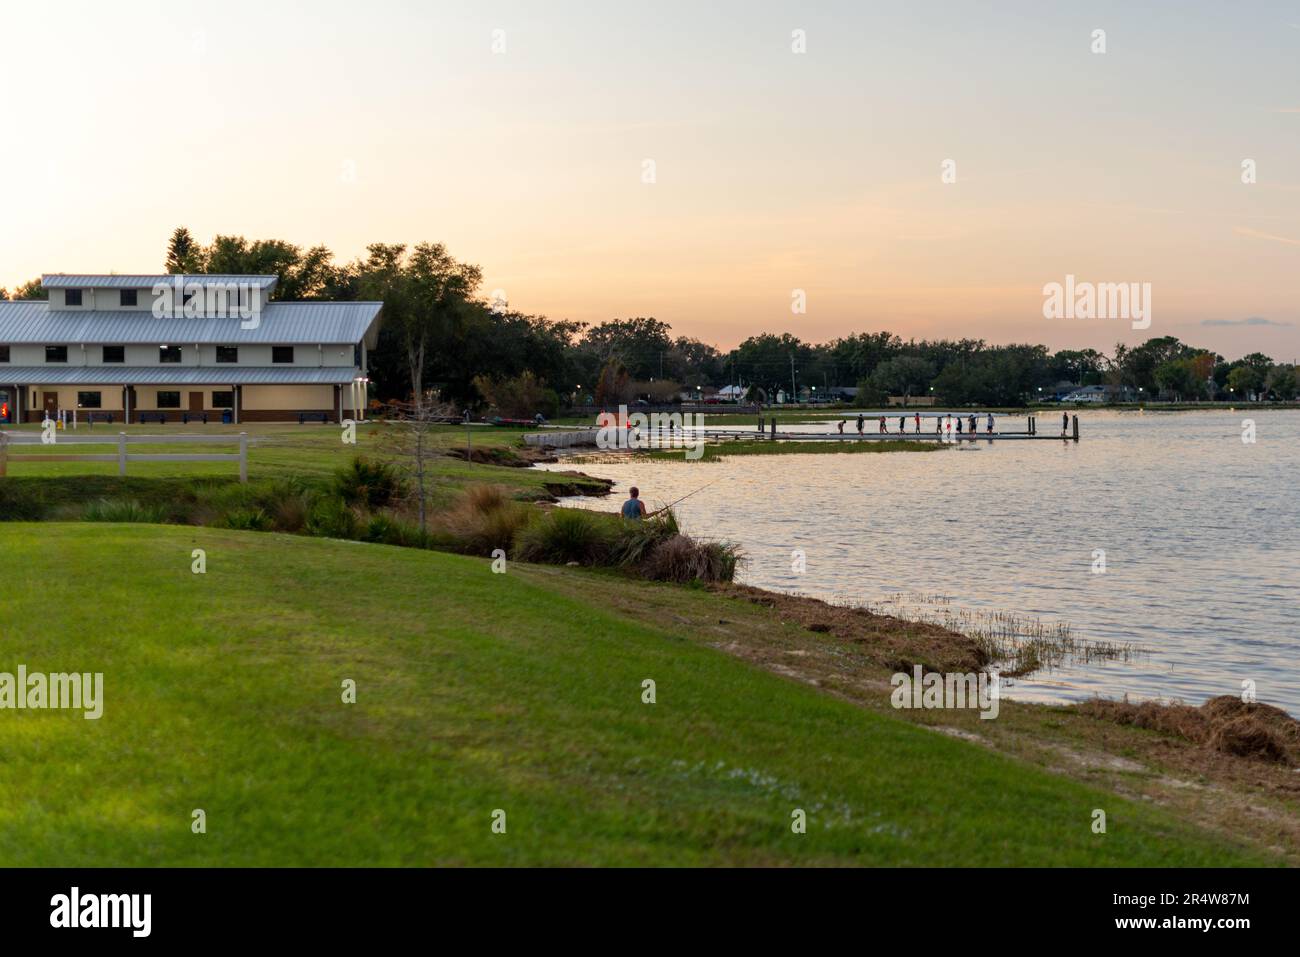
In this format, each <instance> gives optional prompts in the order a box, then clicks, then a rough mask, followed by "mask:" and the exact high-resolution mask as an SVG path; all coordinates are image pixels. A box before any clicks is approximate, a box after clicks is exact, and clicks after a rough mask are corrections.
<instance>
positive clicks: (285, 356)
mask: <svg viewBox="0 0 1300 957" xmlns="http://www.w3.org/2000/svg"><path fill="white" fill-rule="evenodd" d="M271 361H272V362H289V363H292V362H293V346H271Z"/></svg>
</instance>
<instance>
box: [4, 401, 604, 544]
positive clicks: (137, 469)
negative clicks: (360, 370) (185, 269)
mask: <svg viewBox="0 0 1300 957" xmlns="http://www.w3.org/2000/svg"><path fill="white" fill-rule="evenodd" d="M385 428H387V426H384V425H381V424H378V423H371V424H367V425H363V426H359V427H358V429H357V441H356V444H355V445H345V444H344V443H343V442H342V440H341V432H340V430H339V428H338V427H337V426H333V425H330V426H321V425H316V424H313V425H302V426H300V425H285V424H280V423H274V424H272V423H266V424H263V423H255V424H251V425H244V426H221V425H206V426H205V425H198V424H196V425H187V426H183V425H173V424H168V425H165V426H159V425H156V424H150V425H145V426H139V425H132V426H128V427H126V429H125V431H126V432H127V433H128V434H136V435H159V434H162V435H177V434H184V435H201V434H202V435H212V434H224V435H230V434H237V433H238V432H239V431H240V430H243V431H246V432H248V435H249V450H248V475H249V481H250V482H251V483H253V484H254V485H256V484H258V483H261V482H267V481H273V480H282V479H288V478H299V479H303V480H305V481H308V482H326V481H328V480H330V479H331V478H332V477H333V475H334V473H335V472H336V471H337V470H338V469H341V468H344V467H346V466H348V465H350V463H351V461H352V459H353V458H354V457H355V456H357V455H367V456H377V457H383V455H384V454H385V448H386V445H387V444H386V443H385V441H384V438H383V434H382V431H381V430H383V429H385ZM21 431H24V432H32V433H36V432H38V431H39V428H38V427H37V426H24V427H22V429H21ZM120 431H123V429H122V427H121V426H107V425H97V426H95V428H94V429H93V430H90V429H87V428H86V427H85V426H82V427H81V428H80V429H78V430H77V431H76V432H75V433H69V434H73V435H76V436H79V437H84V436H102V437H103V438H104V439H105V440H106V441H108V442H110V443H113V444H111V445H105V446H100V445H90V446H86V445H80V444H78V445H72V444H65V445H62V446H57V448H56V449H55V451H58V452H68V453H70V454H77V453H88V454H106V453H115V452H116V444H115V443H116V437H117V433H118V432H120ZM431 431H432V433H433V436H434V440H435V443H436V447H438V448H443V449H448V450H450V449H453V448H454V449H458V450H459V449H463V448H465V447H466V442H467V439H466V430H465V428H464V427H457V426H437V427H435V428H433V429H432V430H431ZM469 441H471V442H472V443H473V447H474V448H475V449H499V450H510V449H513V448H516V447H518V445H519V443H520V431H519V430H512V429H505V428H485V427H475V428H474V429H473V433H472V436H471V438H470V439H469ZM49 451H50V448H49V447H48V446H29V445H23V446H13V447H11V448H10V450H9V463H8V475H9V482H8V483H7V484H8V489H7V490H6V489H5V488H3V487H0V520H3V519H5V518H11V517H18V518H28V517H32V518H34V517H70V516H68V515H67V514H66V509H68V508H72V507H74V506H75V507H76V509H77V510H78V511H79V509H80V506H81V505H82V504H83V503H84V502H85V500H86V499H87V498H89V497H96V498H107V499H116V498H137V499H141V498H142V497H144V498H148V499H153V500H159V501H174V500H178V499H184V498H186V497H192V495H193V489H194V483H195V482H201V483H217V484H222V485H226V484H235V483H237V482H238V478H239V468H238V463H237V462H233V461H232V462H131V463H128V465H127V475H126V477H125V478H121V477H119V476H118V474H117V463H116V462H24V461H23V458H24V456H27V455H33V454H40V453H42V452H49ZM130 451H131V452H133V453H149V452H168V453H177V452H180V453H200V452H203V453H207V452H216V453H225V454H230V453H234V452H237V451H238V445H237V444H235V443H233V442H214V443H212V444H208V443H201V442H195V443H185V444H183V445H175V444H171V445H148V444H146V443H140V444H132V445H131V446H130ZM567 481H571V480H570V479H567V478H561V477H558V476H556V475H555V474H554V473H551V472H545V471H542V470H539V469H529V468H512V467H507V466H501V465H488V464H483V463H477V462H476V463H471V462H467V461H464V460H463V459H458V458H453V457H451V456H440V457H438V458H436V459H434V460H433V462H432V468H431V482H432V487H433V505H434V506H435V507H437V508H442V507H445V506H446V505H448V504H450V503H451V502H452V501H453V500H454V499H455V497H456V495H457V494H458V493H459V491H460V490H461V489H463V488H465V487H466V486H468V485H473V484H478V483H484V482H486V483H491V484H495V485H501V486H503V487H505V488H507V489H509V490H511V492H512V493H514V494H516V495H517V496H518V497H520V498H540V497H543V496H545V495H546V487H547V485H548V484H549V483H555V482H567ZM3 482H4V480H0V483H3ZM591 488H592V490H593V491H597V492H599V491H600V490H601V489H602V488H603V487H602V486H601V485H600V484H599V483H591ZM17 503H23V504H22V507H19V506H18V504H17ZM31 503H40V505H39V507H40V508H41V509H43V510H44V511H43V512H41V513H33V512H32V511H31V509H32V508H35V507H37V506H36V505H32V504H31ZM6 505H8V506H9V507H8V508H6V507H5V506H6ZM51 512H52V513H53V514H52V516H51Z"/></svg>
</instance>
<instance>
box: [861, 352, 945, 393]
mask: <svg viewBox="0 0 1300 957" xmlns="http://www.w3.org/2000/svg"><path fill="white" fill-rule="evenodd" d="M933 378H934V366H933V365H932V364H931V363H929V362H927V361H926V360H925V359H918V358H917V357H915V356H898V357H897V358H895V359H889V360H886V361H885V362H882V363H881V364H880V365H879V366H878V367H877V368H876V371H875V373H874V374H873V375H872V376H871V379H872V381H873V382H875V384H876V387H877V388H878V389H879V390H880V391H882V392H887V393H898V394H901V395H902V396H903V405H907V400H908V399H910V398H911V397H912V393H914V392H922V391H925V390H926V389H928V388H929V386H930V380H932V379H933Z"/></svg>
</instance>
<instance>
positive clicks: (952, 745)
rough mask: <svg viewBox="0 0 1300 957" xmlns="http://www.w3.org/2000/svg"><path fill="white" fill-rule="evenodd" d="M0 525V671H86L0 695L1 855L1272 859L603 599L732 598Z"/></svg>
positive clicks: (86, 529) (620, 582)
mask: <svg viewBox="0 0 1300 957" xmlns="http://www.w3.org/2000/svg"><path fill="white" fill-rule="evenodd" d="M0 546H2V547H3V554H4V555H5V556H6V568H7V574H6V579H5V586H4V587H5V589H6V594H5V598H4V602H3V604H0V634H2V635H3V639H4V640H3V643H0V672H16V670H17V667H18V665H20V664H23V665H26V666H27V668H28V669H29V671H43V672H49V671H64V670H68V671H70V670H76V671H102V672H103V673H104V697H105V703H104V715H103V717H102V718H101V719H100V720H98V721H87V720H84V719H83V718H82V716H81V714H80V713H79V712H75V713H74V712H66V711H62V712H58V711H14V710H4V711H0V754H2V755H3V759H2V760H0V864H5V865H39V866H83V865H149V864H175V865H292V864H304V865H366V864H408V865H428V864H482V865H492V864H506V865H520V864H618V865H626V864H777V863H779V864H888V865H909V864H934V865H979V864H1026V865H1076V864H1095V865H1103V864H1125V865H1162V866H1174V865H1211V864H1246V863H1268V862H1269V859H1262V858H1261V857H1259V856H1256V855H1255V854H1254V853H1253V852H1249V851H1247V850H1244V849H1243V848H1242V847H1241V846H1239V845H1236V844H1234V843H1231V842H1229V841H1228V840H1227V839H1225V838H1220V837H1215V836H1211V835H1210V834H1208V833H1207V832H1203V831H1199V830H1196V829H1194V828H1191V827H1189V826H1186V825H1183V824H1181V823H1179V822H1177V821H1176V820H1175V819H1174V818H1172V817H1171V816H1170V815H1169V814H1167V813H1165V812H1163V811H1162V810H1161V809H1160V808H1154V807H1151V806H1148V805H1141V804H1137V803H1134V802H1130V801H1127V800H1124V799H1122V798H1120V797H1117V796H1116V795H1115V794H1113V793H1109V792H1107V791H1105V790H1102V789H1099V788H1096V787H1091V786H1088V785H1085V784H1080V783H1077V782H1074V781H1071V780H1067V779H1066V778H1064V777H1061V776H1058V775H1055V774H1052V773H1049V772H1047V771H1044V770H1040V769H1038V768H1035V767H1032V766H1030V765H1029V764H1027V763H1022V762H1019V761H1016V760H1014V759H1011V758H1007V757H1003V756H999V755H997V754H995V753H993V752H991V751H989V750H987V749H984V748H981V747H978V746H975V745H972V744H970V743H968V742H965V741H961V740H956V739H953V738H951V737H948V736H945V735H942V734H939V733H936V732H934V731H932V730H928V729H926V728H923V727H920V726H917V725H915V724H912V723H909V722H907V721H903V720H899V719H898V718H895V717H893V716H891V715H889V714H881V713H873V712H872V711H870V710H868V709H864V708H861V707H858V706H856V705H854V704H851V703H849V702H847V701H844V700H841V699H839V698H837V697H832V696H830V695H827V694H825V693H823V692H821V691H818V690H816V689H814V688H811V687H809V686H807V685H805V684H801V683H798V682H795V681H791V680H788V679H785V678H782V677H778V676H776V675H773V674H771V673H769V672H767V671H764V670H762V669H760V668H758V667H756V666H754V665H752V664H750V663H747V662H745V661H742V660H739V659H737V658H735V657H732V656H729V655H726V654H723V653H721V652H720V651H717V650H714V649H712V648H709V647H706V646H705V645H703V644H701V643H698V642H696V641H695V640H692V636H691V631H690V630H689V627H688V626H683V625H682V624H679V623H678V622H677V621H676V620H675V618H674V616H673V615H671V614H662V615H657V616H656V617H655V618H654V620H653V621H646V620H642V619H639V618H638V617H637V616H635V615H633V614H630V613H629V612H627V611H626V610H624V609H622V608H621V607H620V605H619V603H617V602H603V601H602V595H604V594H605V593H606V592H607V591H616V592H617V593H618V595H619V596H620V600H621V601H622V602H628V601H631V600H632V599H631V598H630V597H629V596H632V595H635V594H637V592H635V591H634V589H644V590H645V591H644V594H645V595H647V596H649V595H654V596H660V597H661V598H662V597H663V596H667V597H669V598H671V597H672V596H674V595H678V594H683V595H685V596H688V597H689V600H690V603H691V604H692V606H693V607H696V606H699V605H700V604H701V603H709V602H716V603H717V604H716V608H715V609H714V610H712V611H710V614H724V613H726V612H727V611H728V610H730V609H731V608H732V607H734V603H731V602H728V601H727V600H725V599H723V598H721V597H717V596H712V595H709V594H707V593H704V592H699V591H693V590H692V591H687V592H683V591H682V590H681V589H674V588H672V587H671V586H654V585H648V584H641V583H636V582H628V581H626V580H624V579H616V578H612V577H602V576H600V575H595V574H592V573H582V574H581V575H575V576H574V577H573V578H572V579H571V580H569V579H565V580H566V581H571V583H578V585H579V586H581V587H575V588H570V589H566V588H557V587H555V585H554V583H555V582H556V581H558V580H559V579H557V576H566V575H567V572H568V570H566V569H562V568H561V569H557V568H548V569H545V570H541V569H536V568H531V567H527V566H517V567H512V569H511V570H510V571H509V572H508V573H507V574H504V575H496V574H492V573H491V571H490V570H489V563H488V562H486V561H483V560H477V559H469V558H462V557H458V556H452V555H445V554H439V553H435V552H426V551H417V550H409V549H397V548H390V547H385V546H373V545H361V544H356V543H351V542H339V541H333V540H325V539H312V538H303V537H295V536H281V535H274V534H269V533H254V532H232V531H217V530H211V529H204V528H185V527H163V526H147V525H132V526H124V525H87V524H57V523H45V524H38V525H27V524H21V523H5V524H0ZM196 547H201V548H203V549H205V550H206V552H207V574H206V575H195V574H193V573H192V572H191V569H190V565H191V557H190V556H191V550H192V549H193V548H196ZM587 586H590V587H587ZM602 586H603V587H602ZM348 678H351V679H354V680H355V681H356V685H357V702H356V704H344V703H342V702H341V700H340V688H341V683H342V682H343V680H344V679H348ZM646 678H650V679H653V680H654V681H655V682H657V697H658V702H657V703H656V704H654V705H648V704H643V703H642V701H641V694H642V681H643V679H646ZM195 808H202V809H203V810H204V811H205V812H206V814H207V833H206V834H193V833H191V830H190V822H191V811H192V810H193V809H195ZM796 808H801V809H803V810H804V811H806V812H807V816H808V828H807V833H806V834H803V835H799V834H794V833H792V832H791V827H790V821H791V811H792V810H794V809H796ZM1094 808H1102V809H1104V810H1105V811H1106V814H1107V819H1108V830H1107V833H1106V834H1104V835H1096V834H1093V833H1092V831H1091V829H1090V824H1091V820H1092V817H1091V815H1092V811H1093V809H1094ZM495 809H503V810H505V811H506V814H507V833H505V834H493V833H492V832H491V829H490V824H491V821H492V813H493V811H494V810H495Z"/></svg>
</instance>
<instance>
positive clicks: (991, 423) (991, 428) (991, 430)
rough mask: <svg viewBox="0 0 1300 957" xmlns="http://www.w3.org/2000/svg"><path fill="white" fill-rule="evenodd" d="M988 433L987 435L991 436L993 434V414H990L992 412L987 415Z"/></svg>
mask: <svg viewBox="0 0 1300 957" xmlns="http://www.w3.org/2000/svg"><path fill="white" fill-rule="evenodd" d="M988 432H989V435H992V434H993V413H992V412H990V413H989V428H988Z"/></svg>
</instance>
